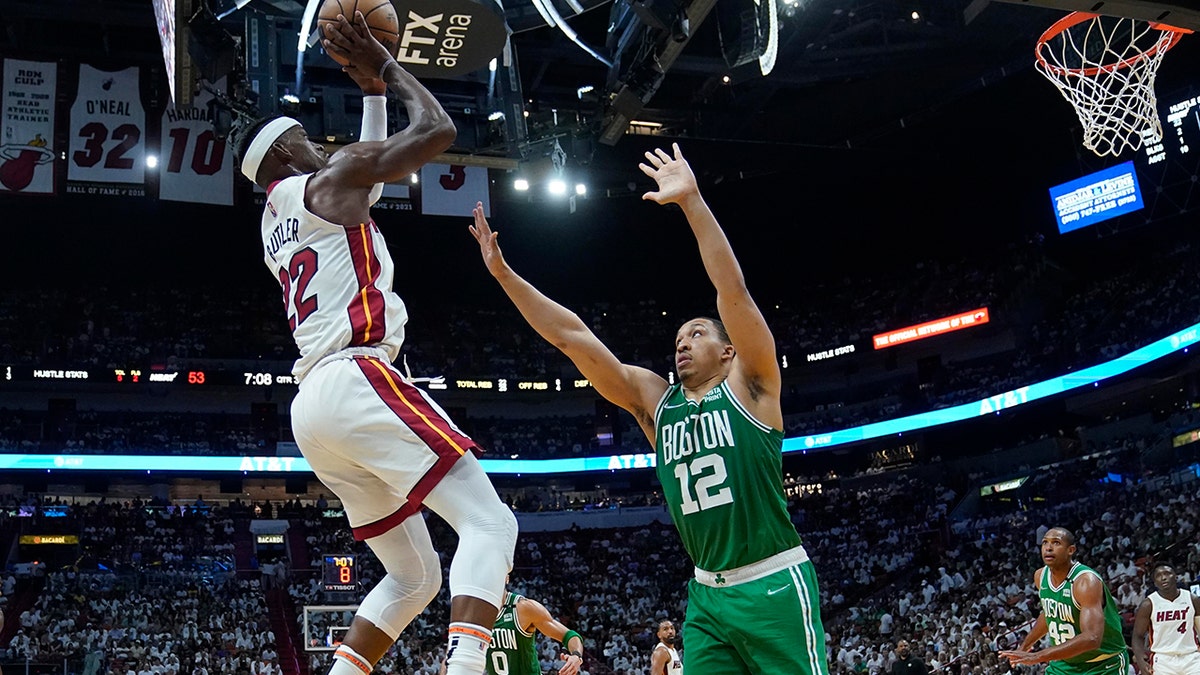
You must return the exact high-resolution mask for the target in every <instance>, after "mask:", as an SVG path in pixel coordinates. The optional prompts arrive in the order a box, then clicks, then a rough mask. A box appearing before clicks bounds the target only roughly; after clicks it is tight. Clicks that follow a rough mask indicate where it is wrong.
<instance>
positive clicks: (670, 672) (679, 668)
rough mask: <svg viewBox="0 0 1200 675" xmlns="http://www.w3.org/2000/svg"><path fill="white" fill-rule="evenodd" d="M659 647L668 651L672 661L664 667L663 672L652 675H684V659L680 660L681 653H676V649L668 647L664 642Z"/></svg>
mask: <svg viewBox="0 0 1200 675" xmlns="http://www.w3.org/2000/svg"><path fill="white" fill-rule="evenodd" d="M658 647H662V648H663V649H665V650H667V653H668V654H670V655H671V660H670V661H667V665H665V666H664V667H663V672H661V673H652V674H651V675H683V659H680V658H679V652H677V651H675V648H674V647H668V646H667V645H666V644H665V643H662V642H660V643H658ZM656 649H657V647H656Z"/></svg>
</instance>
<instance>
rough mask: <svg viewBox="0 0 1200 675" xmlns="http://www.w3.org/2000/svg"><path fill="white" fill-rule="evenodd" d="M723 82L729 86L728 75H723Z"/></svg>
mask: <svg viewBox="0 0 1200 675" xmlns="http://www.w3.org/2000/svg"><path fill="white" fill-rule="evenodd" d="M721 82H722V83H723V84H729V76H728V75H722V76H721Z"/></svg>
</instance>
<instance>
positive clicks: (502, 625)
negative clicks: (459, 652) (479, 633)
mask: <svg viewBox="0 0 1200 675" xmlns="http://www.w3.org/2000/svg"><path fill="white" fill-rule="evenodd" d="M537 631H541V632H542V635H545V636H546V637H548V638H550V639H552V640H558V641H559V642H561V643H562V645H563V648H564V649H566V650H567V653H565V654H563V655H562V659H563V661H565V663H563V665H562V667H560V668H559V670H558V671H557V672H558V674H559V675H576V673H578V672H579V669H580V667H581V666H582V665H583V637H582V636H580V635H579V633H576V632H575V631H573V630H571V629H569V628H567V627H566V626H564V625H563V624H562V623H561V622H560V621H559V620H558V619H555V618H554V615H552V614H551V613H550V610H548V609H546V607H545V605H543V604H542V603H540V602H538V601H537V600H534V599H532V598H527V597H525V596H523V595H517V594H516V593H512V592H509V593H507V594H506V595H505V596H504V604H503V605H502V606H501V607H500V614H499V615H497V616H496V623H495V625H494V626H493V627H492V644H491V646H490V647H489V648H488V652H487V674H488V675H541V672H542V666H541V663H540V662H539V661H538V652H537V645H536V644H534V639H533V638H534V635H535V634H536V632H537Z"/></svg>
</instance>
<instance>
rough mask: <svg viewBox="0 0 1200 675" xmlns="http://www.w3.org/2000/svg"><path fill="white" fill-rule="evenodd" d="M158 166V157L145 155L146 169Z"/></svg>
mask: <svg viewBox="0 0 1200 675" xmlns="http://www.w3.org/2000/svg"><path fill="white" fill-rule="evenodd" d="M156 166H158V157H157V156H156V155H146V167H147V168H150V169H153V168H154V167H156Z"/></svg>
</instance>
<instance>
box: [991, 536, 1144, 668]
mask: <svg viewBox="0 0 1200 675" xmlns="http://www.w3.org/2000/svg"><path fill="white" fill-rule="evenodd" d="M1074 555H1075V535H1074V534H1072V533H1071V531H1070V530H1066V529H1064V528H1061V527H1054V528H1051V529H1049V530H1047V531H1046V534H1045V536H1043V537H1042V560H1044V561H1045V562H1046V566H1045V567H1043V568H1041V569H1039V570H1037V571H1036V572H1034V573H1033V585H1034V586H1035V587H1037V589H1038V597H1039V598H1040V599H1041V604H1042V613H1041V615H1040V616H1038V618H1037V621H1036V622H1035V623H1034V624H1033V629H1031V630H1030V631H1029V635H1026V636H1025V640H1024V641H1023V642H1021V648H1020V649H1016V650H1011V651H1002V652H1000V656H1002V657H1004V658H1007V659H1008V661H1009V663H1011V664H1012V665H1030V664H1034V663H1046V664H1049V665H1047V666H1046V673H1047V675H1125V673H1126V672H1127V671H1128V670H1129V652H1128V650H1127V649H1126V647H1125V637H1124V636H1123V635H1122V633H1121V616H1120V614H1118V613H1117V603H1116V602H1115V601H1114V600H1113V597H1112V594H1111V593H1109V592H1108V587H1107V586H1105V585H1104V580H1103V579H1101V578H1100V575H1099V574H1097V573H1096V571H1095V570H1093V569H1091V568H1090V567H1086V566H1084V565H1081V564H1079V563H1077V562H1075V561H1074V560H1072V557H1073V556H1074ZM1047 635H1049V636H1050V642H1051V644H1050V646H1049V647H1047V648H1045V649H1042V650H1039V651H1036V652H1033V651H1030V650H1031V649H1033V646H1034V645H1035V644H1037V643H1038V641H1039V640H1041V639H1042V638H1043V637H1045V636H1047Z"/></svg>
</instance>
